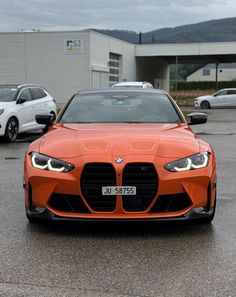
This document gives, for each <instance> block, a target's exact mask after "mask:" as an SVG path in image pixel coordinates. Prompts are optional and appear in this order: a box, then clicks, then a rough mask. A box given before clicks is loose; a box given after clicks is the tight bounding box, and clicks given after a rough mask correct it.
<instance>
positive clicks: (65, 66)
mask: <svg viewBox="0 0 236 297" xmlns="http://www.w3.org/2000/svg"><path fill="white" fill-rule="evenodd" d="M78 39H80V40H83V52H82V53H80V54H73V53H71V52H69V53H67V52H66V49H65V44H66V41H67V40H78ZM89 49H90V38H89V32H86V31H84V32H83V31H82V32H34V33H33V32H30V33H28V32H27V33H4V34H0V63H1V67H0V81H1V83H35V84H40V85H42V86H44V87H46V88H47V89H48V91H49V92H50V93H51V94H52V95H53V97H54V98H55V99H56V101H57V103H59V105H61V104H62V103H63V102H65V101H66V100H67V99H68V98H69V97H70V96H71V95H72V94H73V93H74V92H76V91H77V90H78V89H80V88H82V89H83V88H88V87H89V86H90V73H89V65H90V51H89Z"/></svg>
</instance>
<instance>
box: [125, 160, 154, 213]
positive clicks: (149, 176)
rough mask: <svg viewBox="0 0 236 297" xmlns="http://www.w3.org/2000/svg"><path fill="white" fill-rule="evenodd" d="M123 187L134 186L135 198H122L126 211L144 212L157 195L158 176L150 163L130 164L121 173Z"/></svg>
mask: <svg viewBox="0 0 236 297" xmlns="http://www.w3.org/2000/svg"><path fill="white" fill-rule="evenodd" d="M123 185H124V186H135V187H136V193H137V194H136V195H135V196H123V207H124V209H125V210H126V211H144V210H146V209H147V208H148V206H149V205H150V204H151V202H152V201H153V199H154V198H155V196H156V194H157V188H158V176H157V173H156V169H155V167H154V165H153V164H151V163H130V164H127V165H126V166H125V168H124V171H123Z"/></svg>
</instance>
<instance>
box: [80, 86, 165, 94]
mask: <svg viewBox="0 0 236 297" xmlns="http://www.w3.org/2000/svg"><path fill="white" fill-rule="evenodd" d="M94 93H96V94H99V93H117V94H120V93H140V94H142V93H149V94H165V91H164V90H162V89H154V88H153V89H143V88H140V89H137V88H135V87H133V88H132V87H130V88H126V87H124V88H122V87H120V88H117V89H116V88H105V89H90V90H82V91H78V92H77V93H76V94H94Z"/></svg>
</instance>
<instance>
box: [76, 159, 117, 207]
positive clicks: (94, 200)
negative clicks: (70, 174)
mask: <svg viewBox="0 0 236 297" xmlns="http://www.w3.org/2000/svg"><path fill="white" fill-rule="evenodd" d="M80 185H81V191H82V195H83V197H84V198H85V199H86V201H87V203H88V204H89V206H90V207H91V208H92V209H93V210H94V211H113V210H114V209H115V206H116V196H114V195H111V196H103V195H102V187H105V186H115V185H116V173H115V169H114V167H113V166H112V165H111V164H109V163H88V164H86V165H85V167H84V169H83V172H82V175H81V180H80Z"/></svg>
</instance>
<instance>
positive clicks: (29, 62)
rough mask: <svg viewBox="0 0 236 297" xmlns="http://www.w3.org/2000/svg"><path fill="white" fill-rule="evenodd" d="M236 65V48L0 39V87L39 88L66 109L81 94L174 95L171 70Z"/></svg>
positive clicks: (88, 37) (92, 36)
mask: <svg viewBox="0 0 236 297" xmlns="http://www.w3.org/2000/svg"><path fill="white" fill-rule="evenodd" d="M207 59H209V61H212V59H213V60H216V59H217V60H219V61H222V62H228V63H232V62H235V61H236V42H221V43H219V42H218V43H192V44H190V43H187V44H138V45H135V44H132V43H128V42H125V41H121V40H118V39H115V38H112V37H109V36H106V35H103V34H101V33H97V32H95V31H91V30H83V31H69V32H16V33H0V83H34V84H40V85H42V86H44V87H46V88H47V89H48V91H49V92H50V93H51V94H52V95H53V97H54V98H55V99H56V102H57V104H58V106H61V105H62V104H63V103H64V102H65V101H66V100H67V99H69V98H70V97H71V96H72V95H73V94H74V93H75V92H77V91H78V90H82V89H90V88H101V87H109V86H111V85H112V84H114V83H116V82H118V81H149V82H151V83H152V84H154V86H155V87H160V88H163V89H165V90H166V91H169V65H170V64H176V65H177V64H181V63H182V64H186V63H190V64H192V63H195V64H196V63H204V62H205V61H206V60H207Z"/></svg>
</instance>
